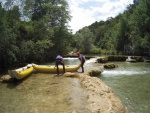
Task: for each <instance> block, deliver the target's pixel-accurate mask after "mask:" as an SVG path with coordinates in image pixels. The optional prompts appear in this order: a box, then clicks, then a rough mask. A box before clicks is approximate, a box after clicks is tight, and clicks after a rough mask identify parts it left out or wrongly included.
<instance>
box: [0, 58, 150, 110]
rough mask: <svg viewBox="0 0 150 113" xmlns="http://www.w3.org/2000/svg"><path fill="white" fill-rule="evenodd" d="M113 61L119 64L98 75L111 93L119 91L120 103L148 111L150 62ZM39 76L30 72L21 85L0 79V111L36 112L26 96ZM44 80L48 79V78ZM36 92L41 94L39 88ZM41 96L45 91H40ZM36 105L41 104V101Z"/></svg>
mask: <svg viewBox="0 0 150 113" xmlns="http://www.w3.org/2000/svg"><path fill="white" fill-rule="evenodd" d="M64 61H65V64H67V65H72V64H73V65H77V64H79V63H80V62H79V60H78V59H77V58H65V59H64ZM91 62H95V59H94V58H92V59H91V60H87V61H86V62H85V66H84V67H85V68H86V69H90V68H93V67H92V66H91V65H89V63H91ZM114 63H115V64H118V68H115V69H112V70H104V72H103V73H102V74H101V75H100V79H102V80H103V81H104V82H105V83H106V84H107V85H108V86H110V87H111V89H112V90H113V91H114V93H116V95H118V97H119V98H120V99H121V100H122V102H123V104H124V105H126V106H127V107H128V108H129V109H130V110H131V111H132V113H149V111H150V63H143V62H141V63H126V62H114ZM51 64H54V62H53V63H48V64H47V65H51ZM44 78H45V77H44ZM40 79H43V78H40ZM40 79H39V78H37V77H34V76H33V75H32V77H30V79H28V80H26V81H25V82H28V83H24V82H23V83H21V84H23V85H20V84H12V83H10V84H9V83H1V82H0V113H20V111H21V112H22V113H30V112H36V107H37V105H36V107H35V108H34V106H35V105H32V104H33V103H30V101H31V100H29V99H30V98H29V97H31V96H33V94H32V92H31V91H32V90H33V89H34V90H36V88H35V86H36V87H37V85H38V87H41V86H42V84H43V83H41V82H40ZM34 80H35V81H36V82H35V81H34ZM38 80H39V81H38ZM45 80H47V79H45ZM29 83H30V84H29ZM44 83H49V80H48V82H46V81H45V82H44ZM24 84H25V85H24ZM26 85H30V89H26V87H25V86H26ZM54 85H55V84H54ZM24 88H25V90H24ZM45 92H46V91H45ZM37 94H38V95H40V96H41V94H40V92H38V93H37ZM35 95H36V94H35ZM42 96H45V95H43V94H42ZM37 97H38V96H37ZM34 98H35V97H33V101H37V99H34ZM41 102H42V103H44V100H41ZM42 103H41V104H42ZM18 105H19V106H18ZM38 105H39V106H41V105H40V104H38ZM27 108H28V109H27ZM46 108H49V107H46Z"/></svg>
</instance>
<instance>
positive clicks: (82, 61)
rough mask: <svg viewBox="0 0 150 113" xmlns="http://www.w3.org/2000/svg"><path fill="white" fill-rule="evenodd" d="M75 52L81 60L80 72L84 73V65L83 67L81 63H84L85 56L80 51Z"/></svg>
mask: <svg viewBox="0 0 150 113" xmlns="http://www.w3.org/2000/svg"><path fill="white" fill-rule="evenodd" d="M76 54H77V55H78V58H79V60H80V62H81V68H82V73H84V67H83V65H84V63H85V56H84V55H82V54H80V52H77V53H76Z"/></svg>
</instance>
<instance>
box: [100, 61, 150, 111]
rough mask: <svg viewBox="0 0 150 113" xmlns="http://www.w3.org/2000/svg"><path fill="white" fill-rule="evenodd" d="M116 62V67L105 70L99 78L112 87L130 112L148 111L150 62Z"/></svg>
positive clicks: (149, 100)
mask: <svg viewBox="0 0 150 113" xmlns="http://www.w3.org/2000/svg"><path fill="white" fill-rule="evenodd" d="M116 64H118V68H116V69H114V70H105V71H104V72H103V73H102V75H101V76H100V78H101V79H102V80H103V81H104V82H105V83H106V84H107V85H108V86H110V87H111V88H112V90H113V91H114V92H115V93H116V94H117V95H118V96H119V97H120V99H121V100H122V102H123V103H124V104H125V105H126V106H127V107H128V108H129V109H131V111H132V113H149V111H150V63H142V62H141V63H126V62H116Z"/></svg>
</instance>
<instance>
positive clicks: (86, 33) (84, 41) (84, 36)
mask: <svg viewBox="0 0 150 113" xmlns="http://www.w3.org/2000/svg"><path fill="white" fill-rule="evenodd" d="M75 41H76V48H77V49H78V50H79V51H82V52H83V53H89V52H90V50H91V49H92V46H93V33H92V32H91V31H90V30H89V29H88V28H87V27H85V28H83V29H82V30H80V31H79V32H77V33H76V35H75Z"/></svg>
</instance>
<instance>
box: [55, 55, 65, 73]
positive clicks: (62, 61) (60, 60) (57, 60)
mask: <svg viewBox="0 0 150 113" xmlns="http://www.w3.org/2000/svg"><path fill="white" fill-rule="evenodd" d="M58 65H63V72H64V73H65V64H64V60H63V57H62V56H60V55H58V56H57V57H56V67H57V75H59V67H58Z"/></svg>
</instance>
